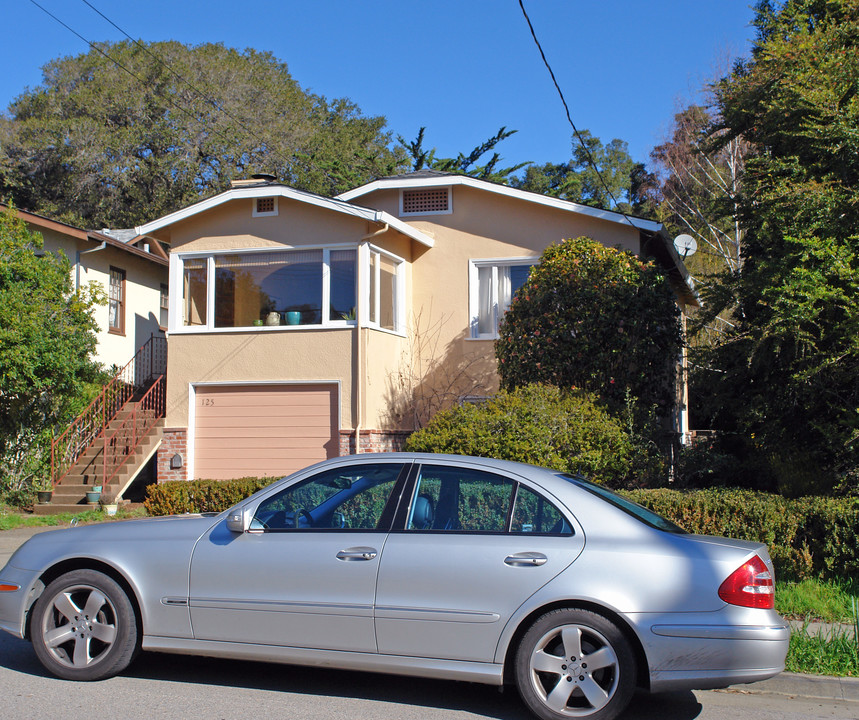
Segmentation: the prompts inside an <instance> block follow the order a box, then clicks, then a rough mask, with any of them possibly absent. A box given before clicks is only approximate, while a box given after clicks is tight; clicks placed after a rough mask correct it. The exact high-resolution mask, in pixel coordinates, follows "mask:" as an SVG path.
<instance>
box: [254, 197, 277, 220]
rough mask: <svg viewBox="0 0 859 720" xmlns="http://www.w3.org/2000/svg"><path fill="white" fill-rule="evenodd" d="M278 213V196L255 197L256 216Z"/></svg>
mask: <svg viewBox="0 0 859 720" xmlns="http://www.w3.org/2000/svg"><path fill="white" fill-rule="evenodd" d="M266 215H277V198H273V197H262V198H255V199H254V217H264V216H266Z"/></svg>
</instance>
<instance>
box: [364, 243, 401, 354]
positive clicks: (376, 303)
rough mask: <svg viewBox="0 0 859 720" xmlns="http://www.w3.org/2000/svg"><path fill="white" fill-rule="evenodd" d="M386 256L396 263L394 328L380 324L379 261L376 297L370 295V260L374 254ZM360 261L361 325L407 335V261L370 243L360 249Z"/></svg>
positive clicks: (377, 264) (376, 274)
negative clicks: (371, 317) (371, 308)
mask: <svg viewBox="0 0 859 720" xmlns="http://www.w3.org/2000/svg"><path fill="white" fill-rule="evenodd" d="M374 255H375V256H379V257H382V256H384V257H386V258H388V259H389V260H393V261H394V263H395V264H396V275H395V277H396V281H395V285H394V329H393V330H391V329H390V328H385V327H382V326H381V325H380V324H379V317H380V316H381V312H380V311H381V298H380V294H379V292H378V288H379V287H380V276H381V267H380V265H379V263H376V265H375V278H374V281H375V282H374V283H373V284H372V287H375V288H376V289H377V292H376V294H375V297H370V288H371V283H370V260H371V258H372V256H374ZM358 263H359V265H360V273H361V291H360V295H361V301H360V302H359V303H358V307H359V318H360V320H361V327H368V328H373V329H374V330H379V331H381V332H388V333H393V334H394V335H399V336H401V337H405V328H406V302H405V298H406V261H405V260H404V259H403V258H401V257H400V256H399V255H395V254H394V253H392V252H388V251H387V250H383V249H382V248H380V247H377V246H376V245H372V244H370V243H363V244H362V245H361V247H360V248H359V250H358ZM371 302H372V303H373V310H374V312H373V313H372V315H373V317H375V318H376V320H375V321H373V322H371V321H370V316H371V313H370V303H371Z"/></svg>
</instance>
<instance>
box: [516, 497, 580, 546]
mask: <svg viewBox="0 0 859 720" xmlns="http://www.w3.org/2000/svg"><path fill="white" fill-rule="evenodd" d="M510 530H511V531H512V532H532V533H542V534H551V535H569V534H571V533H572V528H571V527H570V525H569V523H567V521H566V520H565V519H564V516H563V515H561V512H560V510H558V508H556V507H555V506H554V505H553V504H552V503H550V502H549V501H548V500H546V499H545V498H544V497H542V496H540V495H537V493H535V492H532V491H531V490H529V489H528V488H526V487H524V486H523V485H520V486H519V492H517V493H516V507H515V508H514V510H513V524H512V526H511V528H510Z"/></svg>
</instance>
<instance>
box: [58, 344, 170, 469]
mask: <svg viewBox="0 0 859 720" xmlns="http://www.w3.org/2000/svg"><path fill="white" fill-rule="evenodd" d="M166 372H167V339H166V338H163V337H160V336H156V335H152V336H151V337H150V338H149V340H147V341H146V343H145V344H144V345H143V346H142V347H141V348H140V349H139V350H138V351H137V353H135V355H134V357H133V358H132V359H131V360H130V361H129V362H128V363H126V365H125V367H123V368H122V369H121V370H119V372H117V373H116V375H114V377H113V378H112V379H111V381H110V382H109V383H108V384H107V385H105V387H104V388H103V389H102V391H101V392H100V393H99V394H98V396H97V397H96V398H95V399H94V400H93V401H92V402H91V403H90V404H89V405H88V406H87V407H86V409H85V410H84V411H83V412H82V413H81V414H80V415H78V416H77V418H75V419H74V421H73V422H72V423H71V425H69V427H68V428H67V429H66V430H65V432H63V433H62V435H60V436H59V437H57V438H54V440H53V441H52V442H51V481H52V482H53V484H54V485H56V484H57V483H58V482H60V481H61V480H62V479H63V478H64V477H65V476H66V475H68V473H69V471H70V470H71V469H72V468H73V467H74V466H75V464H76V463H77V461H78V459H79V458H80V457H81V455H83V454H84V453H85V452H86V451H87V450H88V449H89V448H90V447H92V445H93V444H94V443H95V442H96V441H97V440H98V439H99V438H100V437H104V435H105V434H106V432H107V427H108V425H109V424H110V422H111V421H112V420H113V419H114V418H115V417H116V415H117V413H118V412H119V411H120V410H122V408H124V407H125V405H126V404H127V403H128V402H129V401H130V400H131V399H132V398H133V397H134V396H135V395H136V394H139V393H141V392H144V391H145V390H147V389H148V388H149V387H150V386H151V385H152V384H153V381H156V382H157V379H158V378H159V377H161V376H163V375H165V374H166Z"/></svg>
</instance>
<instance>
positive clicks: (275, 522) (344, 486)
mask: <svg viewBox="0 0 859 720" xmlns="http://www.w3.org/2000/svg"><path fill="white" fill-rule="evenodd" d="M402 467H403V466H402V464H401V463H379V464H373V465H358V466H350V467H345V468H337V469H334V470H329V471H327V472H324V473H320V474H319V475H314V476H313V477H312V478H310V479H308V480H305V481H303V482H301V483H299V484H297V485H292V486H290V487H288V488H286V489H285V490H282V491H281V492H279V493H277V494H276V495H274V496H272V497H270V498H268V499H267V500H264V501H263V502H262V503H260V506H259V507H258V508H257V511H256V514H255V515H254V519H253V522H252V524H251V527H252V528H255V529H261V530H307V529H310V528H328V529H330V528H335V529H343V530H350V529H351V530H356V529H361V530H374V529H375V528H376V526H377V525H378V524H379V520H380V519H381V517H382V511H383V510H384V508H385V505H386V504H387V502H388V498H389V496H390V494H391V491H392V490H393V488H394V483H395V482H396V480H397V477H399V474H400V470H401V469H402Z"/></svg>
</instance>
